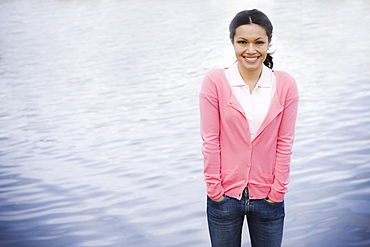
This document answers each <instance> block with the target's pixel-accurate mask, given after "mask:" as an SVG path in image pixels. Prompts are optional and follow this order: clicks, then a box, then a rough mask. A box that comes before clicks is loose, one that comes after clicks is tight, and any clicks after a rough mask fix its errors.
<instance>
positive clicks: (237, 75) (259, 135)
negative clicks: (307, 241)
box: [200, 9, 298, 247]
mask: <svg viewBox="0 0 370 247" xmlns="http://www.w3.org/2000/svg"><path fill="white" fill-rule="evenodd" d="M271 37H272V24H271V22H270V20H269V19H268V18H267V16H266V15H265V14H264V13H262V12H261V11H258V10H255V9H254V10H248V11H242V12H240V13H238V14H237V15H236V16H235V17H234V19H233V20H232V22H231V24H230V39H231V42H232V44H233V47H234V51H235V56H236V58H237V62H236V63H235V64H234V65H232V66H231V67H230V68H226V69H215V70H212V71H210V72H208V73H207V74H206V76H205V78H204V81H203V85H202V89H201V92H200V111H201V135H202V139H203V147H202V151H203V156H204V175H205V180H206V184H207V192H208V198H207V217H208V227H209V233H210V237H211V242H212V246H219V247H223V246H224V247H226V246H227V247H239V246H241V236H242V227H243V222H244V218H245V217H246V218H247V222H248V228H249V235H250V238H251V243H252V246H269V247H277V246H281V243H282V236H283V225H284V217H285V210H284V195H285V193H286V192H287V191H288V189H287V188H286V185H287V184H288V183H289V172H290V157H291V153H292V146H293V139H294V129H295V121H296V116H297V107H298V92H297V86H296V83H295V80H294V79H293V77H291V76H290V75H289V74H287V73H285V72H281V71H273V70H272V66H273V63H272V57H271V56H270V55H269V54H268V48H269V45H270V42H271Z"/></svg>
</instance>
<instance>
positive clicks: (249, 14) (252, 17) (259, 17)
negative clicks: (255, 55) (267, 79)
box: [229, 9, 274, 69]
mask: <svg viewBox="0 0 370 247" xmlns="http://www.w3.org/2000/svg"><path fill="white" fill-rule="evenodd" d="M246 24H257V25H260V26H261V27H263V28H264V29H265V30H266V34H267V37H268V41H269V42H271V38H272V29H273V27H272V23H271V21H270V20H269V18H268V17H267V16H266V15H265V14H264V13H263V12H261V11H259V10H257V9H252V10H243V11H241V12H239V13H238V14H236V16H235V17H234V19H233V20H232V21H231V23H230V26H229V32H230V39H231V41H232V42H233V43H234V37H235V32H236V29H237V28H238V27H239V26H241V25H246ZM263 63H264V64H265V65H266V66H267V67H268V68H270V69H272V67H273V66H274V63H273V62H272V56H271V53H267V57H266V60H265V61H264V62H263Z"/></svg>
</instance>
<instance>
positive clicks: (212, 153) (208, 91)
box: [199, 72, 224, 199]
mask: <svg viewBox="0 0 370 247" xmlns="http://www.w3.org/2000/svg"><path fill="white" fill-rule="evenodd" d="M199 108H200V132H201V137H202V140H203V145H202V153H203V157H204V178H205V182H206V185H207V194H208V196H209V197H210V198H211V199H217V198H220V197H221V196H222V195H223V194H224V189H223V187H222V183H221V171H220V170H221V168H220V167H221V164H220V113H219V104H218V92H217V86H216V84H215V82H214V80H212V77H211V75H210V72H209V73H207V74H206V75H205V77H204V80H203V84H202V88H201V91H200V97H199Z"/></svg>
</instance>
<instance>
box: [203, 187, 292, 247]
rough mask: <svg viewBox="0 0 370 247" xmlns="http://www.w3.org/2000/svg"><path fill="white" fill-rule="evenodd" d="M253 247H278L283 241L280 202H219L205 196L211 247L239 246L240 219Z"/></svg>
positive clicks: (248, 200) (245, 200) (281, 205)
mask: <svg viewBox="0 0 370 247" xmlns="http://www.w3.org/2000/svg"><path fill="white" fill-rule="evenodd" d="M245 216H246V217H247V223H248V229H249V236H250V239H251V243H252V246H253V247H280V246H281V242H282V239H283V227H284V217H285V213H284V202H280V203H270V202H268V201H267V200H266V199H256V200H252V199H249V198H248V190H247V189H245V190H244V195H243V197H242V199H241V200H240V201H239V200H237V199H235V198H231V197H228V196H226V197H225V198H224V199H223V200H222V201H221V202H216V201H213V200H211V199H210V198H209V197H207V219H208V228H209V234H210V237H211V243H212V246H213V247H240V246H241V238H242V228H243V222H244V217H245Z"/></svg>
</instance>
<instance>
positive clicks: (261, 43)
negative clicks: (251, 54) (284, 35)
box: [256, 41, 265, 45]
mask: <svg viewBox="0 0 370 247" xmlns="http://www.w3.org/2000/svg"><path fill="white" fill-rule="evenodd" d="M264 43H265V42H263V41H257V42H256V44H257V45H263V44H264Z"/></svg>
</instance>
